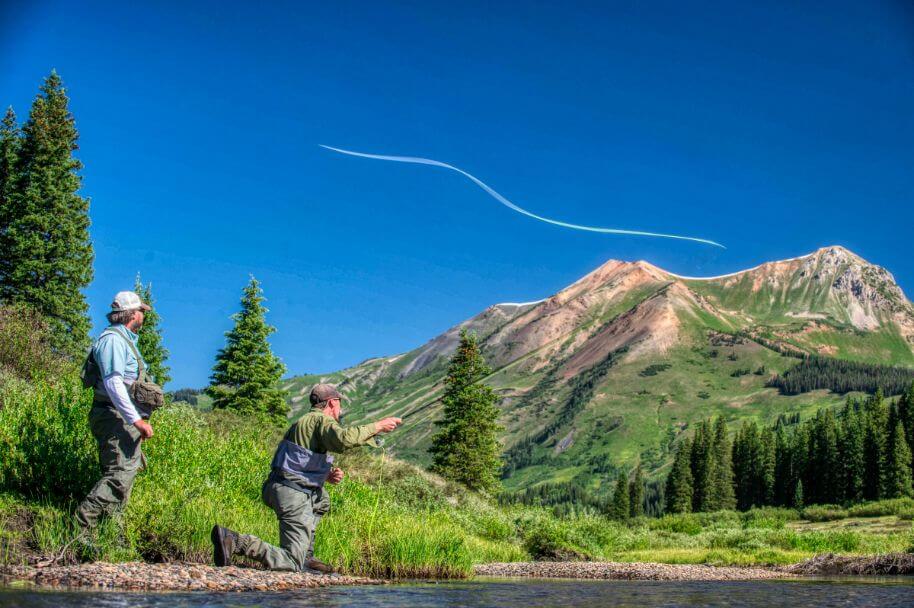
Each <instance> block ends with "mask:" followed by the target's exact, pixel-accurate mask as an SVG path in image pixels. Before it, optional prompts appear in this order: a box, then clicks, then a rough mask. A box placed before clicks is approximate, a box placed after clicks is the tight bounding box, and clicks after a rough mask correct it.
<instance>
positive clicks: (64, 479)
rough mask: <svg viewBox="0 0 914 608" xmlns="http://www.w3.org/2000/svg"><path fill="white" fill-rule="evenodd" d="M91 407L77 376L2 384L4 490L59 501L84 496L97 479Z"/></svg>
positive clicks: (0, 474) (0, 473)
mask: <svg viewBox="0 0 914 608" xmlns="http://www.w3.org/2000/svg"><path fill="white" fill-rule="evenodd" d="M91 405H92V394H91V392H90V391H87V390H84V389H83V388H82V385H81V384H80V383H79V381H78V380H76V379H75V378H73V377H68V378H63V379H61V380H60V381H59V382H58V383H57V385H56V386H55V385H52V384H50V383H49V382H46V381H39V382H37V383H35V385H26V384H22V383H6V384H4V385H3V386H0V489H3V490H8V491H15V492H19V493H20V494H22V495H24V496H28V497H33V498H42V499H44V500H50V501H58V502H60V501H64V502H66V501H68V500H72V499H75V498H81V497H82V496H83V495H85V494H86V492H88V491H89V489H90V488H91V487H92V485H93V484H94V483H95V481H96V479H97V477H98V458H97V456H96V447H95V446H96V444H95V440H94V439H93V438H92V434H91V433H90V432H89V425H88V413H89V408H90V407H91Z"/></svg>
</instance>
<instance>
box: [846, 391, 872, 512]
mask: <svg viewBox="0 0 914 608" xmlns="http://www.w3.org/2000/svg"><path fill="white" fill-rule="evenodd" d="M863 427H864V423H863V416H862V415H861V414H860V413H859V412H858V411H857V408H856V405H855V404H854V403H853V402H851V401H850V399H848V403H847V404H846V405H845V406H844V415H843V419H842V425H841V450H840V452H841V463H842V471H843V485H844V498H845V500H846V501H847V502H850V503H856V502H860V501H862V500H863V487H864V476H865V475H866V456H865V454H864V452H863V436H864V428H863Z"/></svg>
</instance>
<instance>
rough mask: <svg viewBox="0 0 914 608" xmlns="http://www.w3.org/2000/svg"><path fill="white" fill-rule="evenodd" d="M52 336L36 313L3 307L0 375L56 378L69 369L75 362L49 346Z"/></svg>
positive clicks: (0, 336)
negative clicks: (59, 354) (54, 351)
mask: <svg viewBox="0 0 914 608" xmlns="http://www.w3.org/2000/svg"><path fill="white" fill-rule="evenodd" d="M49 336H50V332H49V329H48V324H47V322H46V321H45V320H44V319H43V318H42V317H41V315H39V314H38V313H37V312H35V311H33V310H32V309H30V308H27V307H23V306H8V305H3V306H0V378H2V377H4V376H5V377H7V378H19V379H22V380H39V379H49V380H54V379H56V378H58V377H60V376H62V375H65V374H66V372H67V371H70V370H71V369H72V364H71V363H70V362H68V361H67V360H66V359H65V358H63V357H61V356H58V355H56V354H55V353H53V352H52V351H51V349H50V348H49V347H48V341H49V340H48V338H49ZM80 363H82V362H81V361H80ZM0 382H2V380H0Z"/></svg>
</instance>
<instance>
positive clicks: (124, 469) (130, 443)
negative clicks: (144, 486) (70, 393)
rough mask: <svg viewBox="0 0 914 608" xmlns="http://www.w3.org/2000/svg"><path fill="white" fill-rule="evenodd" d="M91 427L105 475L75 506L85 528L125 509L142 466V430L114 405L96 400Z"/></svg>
mask: <svg viewBox="0 0 914 608" xmlns="http://www.w3.org/2000/svg"><path fill="white" fill-rule="evenodd" d="M89 428H90V429H91V430H92V435H93V436H95V440H96V442H98V462H99V465H100V466H101V469H102V478H101V479H99V480H98V482H97V483H96V484H95V486H94V487H93V488H92V490H91V491H90V492H89V495H88V496H86V498H85V499H84V500H83V501H82V502H81V503H80V505H79V507H78V508H77V509H76V520H77V522H79V524H80V525H81V526H82V527H83V528H94V527H95V526H96V525H98V520H99V518H101V517H102V516H103V515H112V514H114V513H115V512H117V511H120V510H122V509H123V507H124V506H125V505H126V504H127V500H128V499H129V498H130V491H131V490H132V489H133V481H134V479H135V478H136V474H137V472H138V471H139V470H140V469H141V468H143V465H144V460H143V451H142V449H141V447H140V441H141V437H142V436H141V435H140V432H139V431H138V430H137V429H136V427H134V426H133V425H132V424H127V423H126V422H125V421H124V419H123V418H121V416H120V414H118V413H117V410H115V409H114V405H112V404H111V403H103V402H99V401H96V402H95V403H93V405H92V409H91V410H90V411H89Z"/></svg>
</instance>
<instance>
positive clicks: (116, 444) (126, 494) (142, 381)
mask: <svg viewBox="0 0 914 608" xmlns="http://www.w3.org/2000/svg"><path fill="white" fill-rule="evenodd" d="M147 310H150V307H149V305H148V304H145V303H144V302H143V301H142V300H141V299H140V297H139V296H138V295H137V294H136V293H134V292H132V291H121V292H119V293H118V294H117V295H116V296H114V302H112V303H111V312H109V313H108V315H107V316H108V322H109V323H111V325H110V326H109V327H108V328H107V329H105V331H103V332H102V334H101V336H99V338H98V340H97V341H96V342H95V344H94V345H93V347H92V350H91V351H90V353H89V357H88V358H87V360H86V363H85V365H84V367H83V383H84V384H86V385H88V386H91V387H92V388H93V389H94V391H95V398H94V400H93V402H92V409H91V410H90V411H89V426H90V428H91V429H92V435H94V436H95V440H96V441H97V442H98V461H99V464H100V465H101V469H102V478H101V479H99V480H98V483H96V484H95V486H94V487H93V488H92V490H91V491H90V492H89V495H88V496H86V498H85V499H84V500H83V501H82V503H80V505H79V507H78V508H77V509H76V521H77V522H78V523H79V525H80V527H81V528H83V529H84V530H88V529H92V528H95V526H96V525H98V520H99V518H100V517H101V516H102V515H111V514H112V513H114V512H115V511H119V510H122V509H123V508H124V507H125V506H126V504H127V500H128V499H129V498H130V490H131V489H132V488H133V480H134V478H135V477H136V474H137V472H138V471H139V469H140V468H141V466H142V464H143V461H144V458H143V452H142V450H141V449H140V442H141V441H142V440H143V439H149V438H150V437H152V426H151V425H150V424H149V423H148V422H147V421H146V420H145V419H146V418H149V414H150V411H149V410H148V409H146V408H145V407H144V406H145V405H146V404H145V403H138V402H137V401H140V400H141V398H140V397H138V396H137V395H138V393H137V390H136V389H138V388H140V387H142V388H143V390H144V391H145V390H146V389H147V388H149V387H153V386H155V385H152V384H151V383H149V382H148V381H147V380H148V378H147V377H146V373H145V368H146V364H145V363H144V361H143V357H142V356H141V355H140V351H139V350H138V349H137V340H138V338H139V336H138V335H137V333H136V332H138V331H139V330H140V327H142V325H143V320H144V318H145V317H144V312H145V311H147ZM135 384H136V386H134V385H135ZM155 388H158V387H155ZM159 392H161V389H159ZM141 394H144V393H141ZM131 395H133V397H131ZM147 396H148V395H147Z"/></svg>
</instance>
